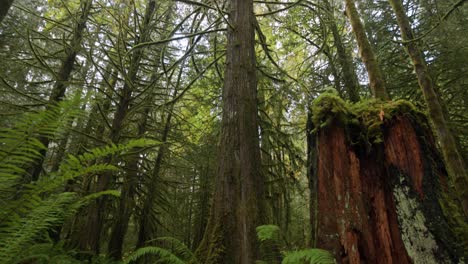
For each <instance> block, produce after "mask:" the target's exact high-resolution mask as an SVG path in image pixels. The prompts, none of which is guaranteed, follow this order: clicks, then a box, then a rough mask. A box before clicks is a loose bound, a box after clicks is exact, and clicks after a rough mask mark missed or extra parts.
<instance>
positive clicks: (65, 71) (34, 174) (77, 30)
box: [28, 0, 92, 181]
mask: <svg viewBox="0 0 468 264" xmlns="http://www.w3.org/2000/svg"><path fill="white" fill-rule="evenodd" d="M91 4H92V0H82V1H81V7H80V10H81V14H80V16H79V18H78V19H77V23H76V24H75V25H74V29H73V34H72V38H71V40H70V44H69V45H67V47H66V48H65V58H64V59H63V60H62V62H61V65H60V69H59V71H58V73H57V75H56V80H55V83H54V87H53V88H52V91H51V94H50V97H49V101H48V107H50V106H53V105H56V104H57V103H59V102H61V101H63V97H64V96H65V92H66V89H67V87H68V84H69V81H70V78H71V74H72V70H73V67H74V65H75V59H76V55H77V54H78V51H79V50H80V49H81V42H82V39H83V31H84V29H85V28H86V21H87V20H88V16H89V14H90V12H91ZM39 141H40V142H41V143H42V144H43V145H44V146H45V147H46V149H43V150H41V158H40V159H39V160H38V161H37V162H36V163H35V164H34V165H33V166H31V168H29V169H28V174H29V177H30V178H29V179H30V180H32V181H37V180H38V179H39V176H40V174H41V172H42V165H43V162H44V158H45V156H46V154H47V147H48V146H49V143H50V138H48V137H42V138H40V139H39Z"/></svg>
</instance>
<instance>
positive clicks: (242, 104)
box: [197, 0, 264, 264]
mask: <svg viewBox="0 0 468 264" xmlns="http://www.w3.org/2000/svg"><path fill="white" fill-rule="evenodd" d="M229 9H230V10H231V12H230V15H229V21H230V28H229V30H228V44H227V58H226V70H225V76H224V89H223V117H222V129H221V140H220V147H219V152H218V161H217V162H218V163H217V164H218V172H217V179H216V183H215V193H214V196H213V204H212V208H211V215H210V219H209V222H208V226H207V228H206V231H205V235H204V238H203V241H202V243H201V245H200V247H199V248H198V250H197V255H198V256H199V257H200V261H201V262H202V263H226V264H234V263H236V264H240V263H242V264H251V263H254V262H255V260H256V258H257V245H256V244H257V243H256V235H255V227H256V226H257V225H259V224H260V223H262V220H261V219H262V217H263V215H264V211H263V208H262V205H261V203H262V202H263V199H264V197H263V177H262V172H261V161H260V150H259V141H258V123H257V114H258V113H257V94H256V92H257V91H256V90H257V89H256V85H257V83H256V65H255V50H254V43H255V42H254V41H255V37H254V26H255V21H254V19H255V18H254V15H253V1H252V0H232V1H230V7H229Z"/></svg>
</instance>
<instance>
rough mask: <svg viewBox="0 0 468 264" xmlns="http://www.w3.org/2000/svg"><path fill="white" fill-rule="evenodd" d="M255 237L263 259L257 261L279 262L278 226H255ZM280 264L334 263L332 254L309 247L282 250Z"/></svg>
mask: <svg viewBox="0 0 468 264" xmlns="http://www.w3.org/2000/svg"><path fill="white" fill-rule="evenodd" d="M256 231H257V238H258V240H259V241H260V247H261V248H262V249H263V251H265V250H266V251H268V250H269V251H270V252H262V253H263V257H264V258H265V259H264V260H259V261H257V263H279V262H278V261H279V259H280V257H279V256H277V253H278V252H275V251H278V250H279V245H280V244H281V238H280V228H279V227H278V226H276V225H261V226H258V227H257V228H256ZM281 263H282V264H328V263H336V262H335V258H334V257H333V255H332V254H331V253H330V252H328V251H326V250H323V249H317V248H309V249H303V250H296V251H286V252H283V260H282V262H281Z"/></svg>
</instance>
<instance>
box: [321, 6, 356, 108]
mask: <svg viewBox="0 0 468 264" xmlns="http://www.w3.org/2000/svg"><path fill="white" fill-rule="evenodd" d="M323 4H324V5H325V9H326V11H327V12H328V13H327V17H328V27H329V28H330V30H331V32H332V35H333V43H334V44H335V47H336V53H337V55H338V63H339V64H340V66H341V70H342V73H343V82H344V87H345V89H346V93H347V95H348V98H349V100H350V101H351V102H358V101H359V82H358V78H357V76H356V70H355V69H354V65H353V62H352V60H351V56H350V54H349V52H348V51H347V49H346V47H345V45H344V43H343V40H342V39H341V35H340V32H339V30H338V25H337V23H336V18H335V16H334V12H333V11H334V10H333V8H332V6H331V5H330V2H329V1H328V0H324V1H323Z"/></svg>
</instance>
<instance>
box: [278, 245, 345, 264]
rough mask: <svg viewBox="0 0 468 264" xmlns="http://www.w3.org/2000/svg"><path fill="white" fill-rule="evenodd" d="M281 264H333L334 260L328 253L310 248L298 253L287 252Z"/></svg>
mask: <svg viewBox="0 0 468 264" xmlns="http://www.w3.org/2000/svg"><path fill="white" fill-rule="evenodd" d="M281 263H282V264H334V263H336V262H335V258H334V257H333V256H332V255H331V254H330V252H328V251H326V250H323V249H317V248H310V249H304V250H298V251H291V252H287V253H286V254H285V256H284V259H283V262H281Z"/></svg>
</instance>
